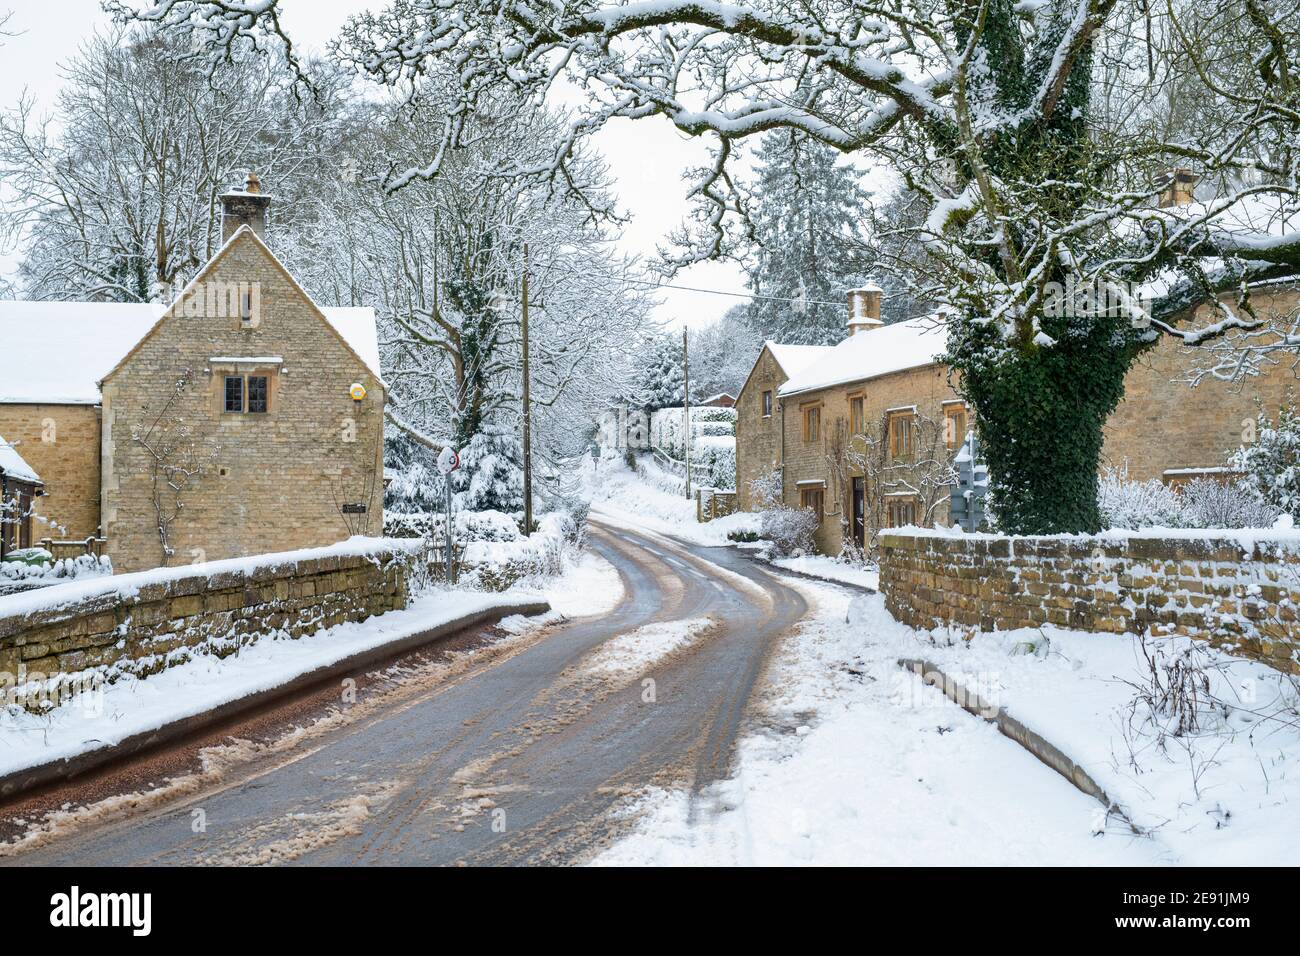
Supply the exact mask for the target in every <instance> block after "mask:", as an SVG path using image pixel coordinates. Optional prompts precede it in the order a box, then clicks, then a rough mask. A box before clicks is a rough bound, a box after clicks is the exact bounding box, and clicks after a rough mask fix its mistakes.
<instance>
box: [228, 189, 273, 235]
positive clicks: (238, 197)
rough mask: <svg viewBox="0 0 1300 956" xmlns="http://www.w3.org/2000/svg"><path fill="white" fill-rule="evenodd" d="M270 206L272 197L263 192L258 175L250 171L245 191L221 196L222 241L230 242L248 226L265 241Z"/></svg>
mask: <svg viewBox="0 0 1300 956" xmlns="http://www.w3.org/2000/svg"><path fill="white" fill-rule="evenodd" d="M269 205H271V197H270V196H267V195H265V194H264V193H263V192H262V184H261V182H260V181H259V180H258V178H257V173H255V172H252V171H250V172H249V174H248V181H247V182H245V183H244V188H243V189H232V190H231V191H230V192H228V193H222V194H221V241H222V242H223V243H224V242H227V241H229V239H230V237H231V236H233V235H234V234H235V233H236V232H237V231H238V230H239V227H240V226H243V225H248V226H249V227H251V228H252V230H253V232H255V233H257V234H258V236H260V237H261V238H263V239H265V238H266V207H267V206H269Z"/></svg>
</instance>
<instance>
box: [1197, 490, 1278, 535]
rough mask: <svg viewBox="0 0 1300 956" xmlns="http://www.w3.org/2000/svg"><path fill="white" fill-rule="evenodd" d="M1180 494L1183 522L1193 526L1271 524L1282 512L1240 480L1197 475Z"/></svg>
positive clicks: (1236, 526)
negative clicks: (1221, 480)
mask: <svg viewBox="0 0 1300 956" xmlns="http://www.w3.org/2000/svg"><path fill="white" fill-rule="evenodd" d="M1179 497H1180V498H1181V499H1182V506H1183V522H1184V523H1185V524H1186V525H1187V526H1188V527H1189V528H1271V527H1272V526H1273V522H1274V521H1276V520H1277V518H1278V515H1279V513H1280V512H1279V509H1277V508H1275V507H1273V506H1272V505H1269V504H1266V503H1264V502H1263V501H1261V500H1260V498H1259V496H1258V495H1257V494H1255V492H1254V491H1253V490H1252V489H1251V488H1249V487H1246V486H1243V485H1242V484H1241V483H1240V482H1237V483H1234V484H1225V483H1223V482H1220V481H1214V480H1212V479H1210V478H1197V479H1196V480H1195V481H1191V482H1188V483H1187V485H1185V486H1184V487H1183V488H1182V490H1181V491H1180V492H1179Z"/></svg>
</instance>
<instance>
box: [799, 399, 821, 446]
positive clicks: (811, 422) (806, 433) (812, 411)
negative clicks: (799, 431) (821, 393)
mask: <svg viewBox="0 0 1300 956" xmlns="http://www.w3.org/2000/svg"><path fill="white" fill-rule="evenodd" d="M821 437H822V407H821V406H820V405H809V406H808V407H807V408H805V409H804V410H803V440H804V441H821Z"/></svg>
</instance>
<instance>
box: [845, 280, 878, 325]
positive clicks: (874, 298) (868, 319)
mask: <svg viewBox="0 0 1300 956" xmlns="http://www.w3.org/2000/svg"><path fill="white" fill-rule="evenodd" d="M883 291H884V290H882V289H881V288H880V286H878V285H876V284H875V283H872V282H869V283H867V284H866V285H865V286H863V287H862V288H860V289H850V290H849V335H860V334H862V333H863V332H867V331H870V330H871V329H875V328H879V327H880V326H882V325H884V324H885V323H884V322H882V321H880V297H881V294H882V292H883Z"/></svg>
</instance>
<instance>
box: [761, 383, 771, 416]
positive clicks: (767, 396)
mask: <svg viewBox="0 0 1300 956" xmlns="http://www.w3.org/2000/svg"><path fill="white" fill-rule="evenodd" d="M763 417H764V418H771V417H772V392H771V390H770V389H769V390H768V391H766V392H764V393H763Z"/></svg>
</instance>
